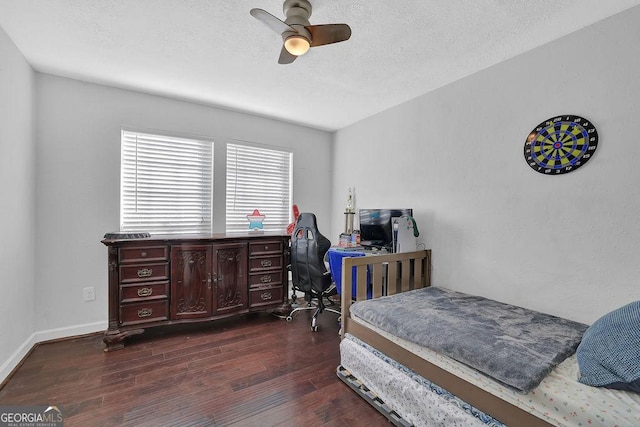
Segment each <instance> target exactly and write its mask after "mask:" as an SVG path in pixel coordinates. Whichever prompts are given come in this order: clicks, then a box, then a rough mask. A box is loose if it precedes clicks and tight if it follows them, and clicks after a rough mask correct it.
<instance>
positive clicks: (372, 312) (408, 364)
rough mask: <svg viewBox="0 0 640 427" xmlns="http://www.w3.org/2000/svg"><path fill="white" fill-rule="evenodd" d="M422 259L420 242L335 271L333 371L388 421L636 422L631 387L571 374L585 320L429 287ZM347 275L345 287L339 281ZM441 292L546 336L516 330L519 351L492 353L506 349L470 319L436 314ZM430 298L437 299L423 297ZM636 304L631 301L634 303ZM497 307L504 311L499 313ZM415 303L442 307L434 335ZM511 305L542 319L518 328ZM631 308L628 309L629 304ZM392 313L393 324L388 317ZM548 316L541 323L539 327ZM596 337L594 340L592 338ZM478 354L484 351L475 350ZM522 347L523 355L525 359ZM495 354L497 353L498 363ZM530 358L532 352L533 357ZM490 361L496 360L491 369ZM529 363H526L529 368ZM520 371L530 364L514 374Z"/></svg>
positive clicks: (446, 300)
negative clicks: (337, 310) (337, 306)
mask: <svg viewBox="0 0 640 427" xmlns="http://www.w3.org/2000/svg"><path fill="white" fill-rule="evenodd" d="M430 261H431V252H430V251H417V252H410V253H402V254H391V255H380V256H367V257H358V258H344V261H343V265H342V280H343V284H346V285H343V286H342V302H341V304H342V318H341V325H342V328H341V338H342V339H341V344H340V358H341V360H340V366H338V369H337V374H338V377H339V378H340V379H341V380H342V381H344V382H345V383H346V384H348V385H349V386H350V387H351V388H353V389H354V391H356V392H357V393H358V394H360V395H361V396H362V397H363V398H364V399H366V400H367V401H368V402H369V403H370V404H372V405H373V406H374V407H375V408H376V409H378V410H379V411H380V412H382V413H383V414H384V415H385V416H387V418H389V420H390V421H392V422H393V423H394V424H396V425H402V426H404V425H416V426H420V425H429V426H431V425H442V426H455V425H459V426H474V425H478V426H483V425H490V426H496V427H499V426H503V425H508V426H549V425H554V426H590V425H600V426H620V427H622V426H638V425H640V394H638V393H635V392H633V391H624V390H613V389H610V388H602V387H593V386H590V385H586V384H583V383H581V382H578V381H577V379H578V376H579V375H580V370H579V367H578V360H577V359H578V356H580V357H581V358H582V359H581V360H584V359H585V356H584V354H587V353H585V352H584V351H583V352H582V353H579V354H578V355H577V354H576V352H575V350H576V347H578V345H579V344H580V343H583V344H580V346H582V345H584V342H585V341H586V340H584V337H586V336H587V334H589V333H590V332H591V329H592V328H593V326H592V327H588V326H587V325H582V324H580V323H578V322H571V321H568V320H565V319H560V318H554V317H553V316H548V315H544V314H543V313H542V314H541V313H538V312H532V311H530V310H526V309H523V308H521V307H514V306H509V305H504V307H503V306H501V303H498V302H496V301H492V300H488V302H486V301H484V300H486V299H484V298H481V297H475V296H467V295H465V294H459V293H457V292H455V291H451V290H447V289H444V288H437V287H430V265H431V262H430ZM349 283H352V286H348V284H349ZM367 295H369V297H372V298H368V297H367ZM354 299H355V300H356V301H357V302H356V303H355V304H354V303H353V300H354ZM413 301H424V302H420V303H418V304H417V305H419V306H420V309H419V311H418V310H416V311H412V309H411V308H410V307H411V306H413V305H416V304H414V303H413ZM434 301H436V302H434ZM451 301H456V304H458V305H460V306H462V307H463V314H462V316H463V317H464V316H471V317H479V316H476V314H477V313H479V312H482V311H483V309H482V308H479V307H483V305H484V304H485V303H488V304H489V307H490V308H489V309H487V312H489V313H493V312H496V313H497V314H495V319H498V320H497V321H496V320H495V319H494V320H493V321H492V322H493V323H502V324H506V325H508V328H516V327H517V328H520V327H522V328H523V332H520V333H517V334H516V336H517V337H518V339H516V340H515V341H520V339H519V337H520V336H522V337H524V336H526V335H528V334H530V333H532V332H531V330H532V329H535V331H534V332H535V333H536V334H537V333H538V332H537V330H538V329H545V330H548V331H547V332H544V333H546V334H548V336H546V337H544V338H540V337H538V336H534V337H525V338H528V339H530V341H527V340H526V339H524V338H523V339H524V341H522V342H517V343H515V344H516V354H518V356H517V357H516V359H522V360H515V361H514V362H513V363H511V362H510V360H514V359H513V357H512V356H509V355H508V354H502V353H509V352H511V350H508V351H507V350H504V351H503V349H502V347H501V346H502V343H499V346H498V347H496V342H493V341H491V339H487V338H484V337H482V338H480V341H477V342H475V343H474V339H475V337H474V335H476V334H479V333H480V332H479V331H480V330H481V329H485V328H486V327H485V326H482V327H480V328H479V329H477V330H476V329H474V322H475V321H476V319H475V318H471V319H467V318H465V319H464V322H458V323H463V324H464V325H465V327H464V328H459V327H458V328H456V327H454V326H455V325H454V326H452V325H451V324H449V323H446V322H447V319H446V318H445V317H446V314H447V313H446V312H448V311H450V309H451V308H452V307H453V306H452V305H451V304H452V303H451ZM436 303H437V304H444V306H442V307H436V308H433V307H432V306H431V305H429V304H436ZM638 303H639V304H638V307H640V302H638ZM425 304H426V305H425ZM475 304H481V305H480V306H476V305H475ZM493 304H497V305H496V306H494V305H493ZM425 307H428V308H427V309H425ZM638 307H635V306H634V307H633V308H634V309H636V310H640V308H638ZM503 309H504V310H506V311H504V312H500V310H503ZM438 310H440V311H438ZM464 310H466V313H465V312H464ZM423 312H435V313H436V317H438V318H439V316H442V318H443V324H444V325H446V328H445V329H444V330H445V331H447V333H444V334H442V333H440V334H435V335H438V336H437V337H436V339H434V338H433V336H432V335H434V334H431V333H427V332H424V331H431V330H435V331H437V330H438V326H437V323H438V322H439V320H438V322H435V323H434V320H433V319H432V318H431V319H430V318H429V317H424V318H423V317H421V316H422V313H423ZM512 312H518V313H517V315H518V316H520V315H521V314H523V313H524V319H525V320H526V322H525V323H535V324H538V323H540V324H545V327H544V328H527V326H526V324H524V323H523V321H522V319H521V318H520V317H518V318H513V319H512V318H511V313H512ZM402 316H405V317H402ZM455 316H456V314H455V313H454V314H453V315H452V319H451V320H450V321H452V322H455ZM634 316H636V317H638V315H637V314H636V312H634ZM627 317H629V316H627ZM514 319H515V320H514ZM394 322H395V323H397V324H396V325H393V323H394ZM549 322H551V323H550V325H551V326H550V327H548V326H546V325H547V323H549ZM412 323H413V324H415V325H414V326H413V328H415V326H416V325H417V328H416V329H411V328H412V326H411V324H412ZM518 323H520V324H518ZM422 325H424V327H421V326H422ZM499 326H500V325H499ZM594 326H595V324H594ZM456 329H458V332H455V330H456ZM459 329H462V332H460V331H459ZM633 329H635V331H636V332H633ZM637 329H638V328H632V332H631V333H632V334H636V333H637V334H638V336H637V337H636V336H635V335H633V336H630V337H629V336H627V337H623V338H624V340H625V341H624V342H625V343H628V342H629V340H631V341H633V340H635V339H638V340H640V332H637ZM549 330H550V331H549ZM394 331H395V332H394ZM416 331H417V332H416ZM449 331H450V332H449ZM423 332H424V333H423ZM465 332H466V333H467V335H464V333H465ZM511 333H512V331H511ZM583 334H584V335H583ZM422 335H424V336H422ZM443 335H446V336H445V337H442V336H443ZM498 335H499V336H500V337H501V339H500V341H505V342H509V341H514V339H513V338H504V337H503V336H506V334H505V333H503V332H498ZM512 335H513V334H512ZM609 335H610V334H609ZM417 336H422V337H420V338H418V337H417ZM460 337H462V338H460ZM559 337H560V339H559ZM542 339H550V340H551V341H553V342H552V343H551V344H549V345H547V343H546V342H544V343H543V345H541V346H540V347H539V348H537V347H536V343H537V342H538V341H539V340H542ZM416 341H417V342H422V344H419V343H416ZM467 341H469V342H471V343H472V344H473V345H472V347H476V348H478V349H480V351H478V355H479V357H478V358H479V359H480V360H479V361H476V360H475V358H476V356H478V355H476V356H473V357H471V358H470V359H467V358H465V357H466V353H465V352H467V351H468V349H466V348H464V347H460V348H458V346H457V343H458V342H467ZM484 341H489V342H488V343H487V345H488V347H483V346H484V344H483V342H484ZM556 341H562V342H560V343H558V344H559V349H558V350H553V351H551V350H549V352H548V354H539V353H545V352H546V348H547V347H548V346H552V345H555V342H556ZM637 343H638V344H640V341H637ZM598 345H599V346H600V347H602V343H601V342H600V343H599V344H598ZM606 345H609V346H611V345H613V344H606ZM627 347H628V346H627ZM496 349H499V351H498V350H496ZM518 349H519V350H518ZM518 351H520V353H518ZM637 352H638V348H637V347H636V348H635V353H636V354H637ZM526 353H531V354H526ZM487 354H488V355H490V357H483V355H485V356H486V355H487ZM529 356H532V357H533V358H534V359H533V361H529V360H528V359H526V358H527V357H529ZM509 357H511V359H509ZM630 357H632V358H633V357H636V356H635V355H632V356H630ZM501 358H504V360H503V361H502V362H500V360H501ZM537 358H539V359H541V361H542V363H541V364H540V366H538V364H539V361H538V360H537ZM504 361H507V362H508V363H504ZM492 365H499V366H498V369H497V370H496V369H494V367H492ZM529 365H533V368H532V369H529ZM478 366H479V368H478ZM500 366H502V367H503V368H501V367H500ZM504 366H507V367H513V369H507V368H504ZM492 369H493V370H492ZM634 369H635V368H634ZM638 369H640V368H638ZM487 370H488V372H487ZM529 370H531V371H532V372H524V374H526V375H521V374H522V372H523V371H529ZM632 374H633V375H637V374H638V373H637V372H633V373H632ZM522 377H524V378H522ZM583 379H584V378H583ZM583 379H581V381H582V380H583ZM609 381H611V380H609Z"/></svg>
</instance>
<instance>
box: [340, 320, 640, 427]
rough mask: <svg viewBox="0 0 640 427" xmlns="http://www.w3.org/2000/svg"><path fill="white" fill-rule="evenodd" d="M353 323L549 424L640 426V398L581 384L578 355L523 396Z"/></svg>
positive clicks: (429, 352)
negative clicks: (578, 379) (579, 380)
mask: <svg viewBox="0 0 640 427" xmlns="http://www.w3.org/2000/svg"><path fill="white" fill-rule="evenodd" d="M352 320H354V321H355V322H357V323H360V324H361V325H363V326H365V327H367V328H369V329H372V330H374V331H375V332H377V333H378V334H380V335H382V336H383V337H385V338H387V339H389V340H390V341H393V342H394V343H396V344H398V345H399V346H401V347H403V348H405V349H406V350H408V351H411V352H412V353H414V354H416V355H418V356H420V357H421V358H423V359H425V360H427V361H429V362H431V363H433V364H434V365H437V366H439V367H440V368H443V369H445V370H447V371H448V372H451V373H453V374H455V375H457V376H458V377H460V378H462V379H464V380H465V381H467V382H470V383H472V384H474V385H476V386H478V387H480V388H482V389H483V390H486V391H488V392H489V393H491V394H493V395H495V396H498V397H499V398H501V399H502V400H505V401H507V402H509V403H511V404H513V405H515V406H517V407H519V408H521V409H523V410H525V411H527V412H529V413H531V414H533V415H535V416H536V417H538V418H541V419H543V420H545V421H547V422H549V423H550V424H553V425H556V426H576V427H578V426H601V427H613V426H618V427H632V426H640V394H638V393H633V392H626V391H619V390H610V389H605V388H599V387H590V386H587V385H584V384H581V383H579V382H578V381H577V378H578V363H577V360H576V357H575V354H574V355H573V356H571V357H569V358H567V359H566V360H565V361H564V362H562V363H561V364H560V365H558V366H557V367H556V368H555V369H554V370H553V371H552V372H551V373H550V374H549V375H548V376H547V377H546V378H545V379H543V380H542V382H541V383H540V385H539V386H538V387H536V388H535V389H534V390H532V391H531V392H529V393H527V394H521V393H518V392H516V391H514V390H511V389H509V388H507V387H505V386H503V385H501V384H500V383H498V382H496V381H495V380H492V379H491V378H489V377H487V376H485V375H483V374H481V373H480V372H478V371H476V370H474V369H472V368H470V367H468V366H467V365H464V364H462V363H459V362H457V361H455V360H453V359H451V358H449V357H446V356H443V355H441V354H438V353H436V352H434V351H432V350H429V349H427V348H424V347H420V346H418V345H416V344H413V343H412V342H410V341H407V340H404V339H401V338H397V337H395V336H393V335H391V334H389V333H387V332H385V331H383V330H381V329H379V328H376V327H375V326H372V325H370V324H369V323H367V322H364V321H363V320H361V319H358V318H352ZM445 387H446V385H445Z"/></svg>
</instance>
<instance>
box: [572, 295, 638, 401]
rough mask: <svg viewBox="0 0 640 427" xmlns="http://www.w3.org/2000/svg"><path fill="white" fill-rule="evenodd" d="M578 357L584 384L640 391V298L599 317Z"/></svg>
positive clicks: (577, 351)
mask: <svg viewBox="0 0 640 427" xmlns="http://www.w3.org/2000/svg"><path fill="white" fill-rule="evenodd" d="M576 356H577V358H578V366H579V368H580V378H578V381H580V382H581V383H583V384H586V385H590V386H596V387H608V388H616V389H620V390H631V391H635V392H637V393H640V301H636V302H632V303H631V304H627V305H625V306H624V307H620V308H619V309H617V310H614V311H612V312H611V313H608V314H605V315H604V316H602V317H601V318H600V319H598V320H596V321H595V323H594V324H593V325H591V326H590V327H589V328H588V329H587V331H586V332H585V333H584V336H583V337H582V342H580V345H578V349H577V350H576Z"/></svg>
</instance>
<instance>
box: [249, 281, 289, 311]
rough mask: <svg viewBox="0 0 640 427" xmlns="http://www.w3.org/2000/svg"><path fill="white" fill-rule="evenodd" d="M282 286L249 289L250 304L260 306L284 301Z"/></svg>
mask: <svg viewBox="0 0 640 427" xmlns="http://www.w3.org/2000/svg"><path fill="white" fill-rule="evenodd" d="M282 292H283V290H282V286H278V287H265V288H254V289H251V290H250V291H249V306H250V307H260V306H263V305H274V304H280V303H282V301H283V300H282Z"/></svg>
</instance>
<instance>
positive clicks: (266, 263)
mask: <svg viewBox="0 0 640 427" xmlns="http://www.w3.org/2000/svg"><path fill="white" fill-rule="evenodd" d="M260 264H262V266H263V267H271V264H272V263H271V260H270V259H263V260H262V261H260Z"/></svg>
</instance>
